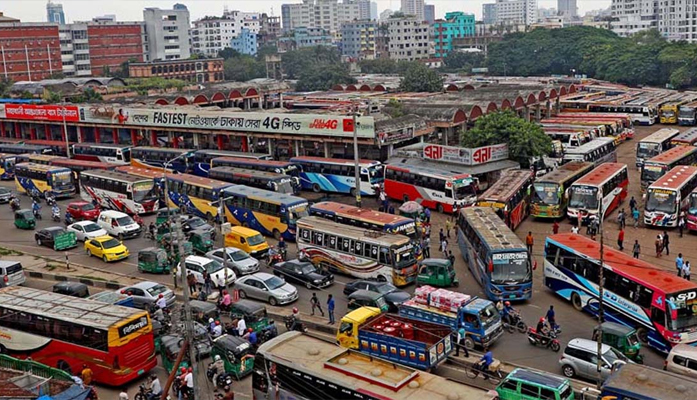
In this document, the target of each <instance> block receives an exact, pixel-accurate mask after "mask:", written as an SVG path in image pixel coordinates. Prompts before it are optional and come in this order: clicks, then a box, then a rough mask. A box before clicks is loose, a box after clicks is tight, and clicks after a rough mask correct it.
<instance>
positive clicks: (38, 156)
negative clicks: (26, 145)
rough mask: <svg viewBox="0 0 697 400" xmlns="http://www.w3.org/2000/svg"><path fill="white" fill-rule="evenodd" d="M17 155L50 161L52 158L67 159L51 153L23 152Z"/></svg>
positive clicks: (32, 159) (33, 159)
mask: <svg viewBox="0 0 697 400" xmlns="http://www.w3.org/2000/svg"><path fill="white" fill-rule="evenodd" d="M17 156H23V157H27V158H29V159H30V160H31V161H45V162H50V161H53V160H60V159H66V160H67V159H68V157H62V156H54V155H51V154H36V153H25V154H18V155H17Z"/></svg>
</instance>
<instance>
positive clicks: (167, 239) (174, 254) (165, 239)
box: [158, 233, 193, 265]
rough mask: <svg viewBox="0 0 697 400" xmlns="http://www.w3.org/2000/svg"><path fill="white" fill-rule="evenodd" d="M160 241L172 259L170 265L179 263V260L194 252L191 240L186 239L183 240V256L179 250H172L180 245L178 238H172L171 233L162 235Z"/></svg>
mask: <svg viewBox="0 0 697 400" xmlns="http://www.w3.org/2000/svg"><path fill="white" fill-rule="evenodd" d="M158 242H159V243H160V247H161V248H163V249H164V250H165V252H167V256H168V258H169V259H170V262H169V265H179V261H181V259H182V258H184V257H186V256H188V255H191V254H193V247H192V246H191V242H189V241H186V240H184V241H182V243H181V247H182V251H183V252H184V255H183V256H182V255H181V254H179V252H178V251H172V248H179V247H180V246H179V241H178V240H173V239H172V234H171V233H168V234H166V235H164V236H162V239H161V240H159V241H158Z"/></svg>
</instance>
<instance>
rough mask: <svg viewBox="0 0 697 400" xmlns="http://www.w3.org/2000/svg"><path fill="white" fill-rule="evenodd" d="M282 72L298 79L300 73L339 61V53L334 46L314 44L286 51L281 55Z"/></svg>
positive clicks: (338, 62)
mask: <svg viewBox="0 0 697 400" xmlns="http://www.w3.org/2000/svg"><path fill="white" fill-rule="evenodd" d="M281 61H282V62H283V72H284V73H285V74H286V76H287V77H288V78H289V79H299V78H300V75H301V74H303V73H305V72H307V71H311V70H313V69H315V68H316V67H323V66H329V65H338V64H340V63H341V55H340V54H339V51H338V50H337V49H336V48H334V47H329V46H314V47H303V48H301V49H298V50H295V51H288V52H285V53H283V55H281Z"/></svg>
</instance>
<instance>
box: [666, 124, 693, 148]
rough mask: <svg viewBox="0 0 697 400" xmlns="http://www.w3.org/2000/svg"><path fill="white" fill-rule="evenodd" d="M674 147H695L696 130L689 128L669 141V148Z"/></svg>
mask: <svg viewBox="0 0 697 400" xmlns="http://www.w3.org/2000/svg"><path fill="white" fill-rule="evenodd" d="M675 146H697V128H690V129H688V130H686V131H685V132H683V133H681V134H679V135H678V136H676V137H674V138H673V139H672V140H671V141H670V147H675Z"/></svg>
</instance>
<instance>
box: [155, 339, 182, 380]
mask: <svg viewBox="0 0 697 400" xmlns="http://www.w3.org/2000/svg"><path fill="white" fill-rule="evenodd" d="M160 342H161V345H160V357H162V366H163V367H164V368H165V370H166V371H167V373H170V372H172V369H173V368H174V363H175V362H176V361H177V357H178V356H179V352H180V351H181V349H182V346H183V345H184V338H183V337H181V336H179V335H164V336H162V338H161V339H160ZM179 367H180V368H181V367H187V368H188V367H189V354H188V352H187V354H184V358H182V361H181V363H180V364H179Z"/></svg>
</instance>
